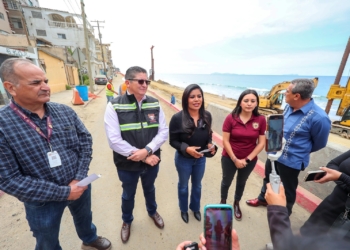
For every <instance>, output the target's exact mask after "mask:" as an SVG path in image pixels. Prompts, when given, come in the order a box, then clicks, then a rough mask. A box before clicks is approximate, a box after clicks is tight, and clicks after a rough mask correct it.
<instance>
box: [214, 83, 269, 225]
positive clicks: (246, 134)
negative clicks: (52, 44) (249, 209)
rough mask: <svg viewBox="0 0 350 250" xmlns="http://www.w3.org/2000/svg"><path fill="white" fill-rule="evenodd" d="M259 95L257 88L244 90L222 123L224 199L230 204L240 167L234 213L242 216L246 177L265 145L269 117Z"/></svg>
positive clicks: (222, 182) (223, 201)
mask: <svg viewBox="0 0 350 250" xmlns="http://www.w3.org/2000/svg"><path fill="white" fill-rule="evenodd" d="M258 104H259V97H258V94H257V93H256V91H255V90H252V89H247V90H245V91H243V92H242V94H241V95H240V96H239V98H238V102H237V105H236V107H235V108H234V110H233V111H232V113H231V114H229V115H228V116H227V117H226V119H225V121H224V124H223V126H222V138H223V144H224V150H223V152H222V157H221V167H222V181H221V202H220V203H222V204H226V199H227V194H228V190H229V188H230V186H231V183H232V180H233V177H234V176H235V173H236V171H238V175H237V181H236V192H235V201H234V203H233V206H234V215H235V218H236V219H237V220H241V219H242V212H241V209H240V207H239V201H240V200H241V198H242V195H243V191H244V188H245V184H246V181H247V179H248V177H249V175H250V173H251V172H252V171H253V169H254V167H255V164H256V162H257V160H258V158H257V155H258V154H259V153H260V152H261V150H262V149H263V148H264V145H265V130H266V119H265V117H264V116H262V115H260V114H259V112H258Z"/></svg>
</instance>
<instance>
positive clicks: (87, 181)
mask: <svg viewBox="0 0 350 250" xmlns="http://www.w3.org/2000/svg"><path fill="white" fill-rule="evenodd" d="M100 177H101V175H99V174H91V175H89V176H88V177H86V178H85V179H82V180H81V181H79V182H78V183H77V184H76V185H77V186H79V187H83V186H87V185H89V184H90V183H91V182H93V181H95V180H97V179H98V178H100Z"/></svg>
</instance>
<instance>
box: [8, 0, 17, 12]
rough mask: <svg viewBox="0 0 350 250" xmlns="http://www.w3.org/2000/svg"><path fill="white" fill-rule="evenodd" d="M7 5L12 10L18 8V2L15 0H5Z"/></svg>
mask: <svg viewBox="0 0 350 250" xmlns="http://www.w3.org/2000/svg"><path fill="white" fill-rule="evenodd" d="M7 6H8V7H9V8H10V9H12V10H18V9H19V7H18V4H17V3H16V2H15V1H11V0H7Z"/></svg>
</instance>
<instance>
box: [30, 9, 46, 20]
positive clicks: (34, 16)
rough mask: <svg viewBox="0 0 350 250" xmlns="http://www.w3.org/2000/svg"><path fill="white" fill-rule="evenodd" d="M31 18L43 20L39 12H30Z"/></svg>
mask: <svg viewBox="0 0 350 250" xmlns="http://www.w3.org/2000/svg"><path fill="white" fill-rule="evenodd" d="M32 17H33V18H40V19H42V18H43V16H42V14H41V12H39V11H32Z"/></svg>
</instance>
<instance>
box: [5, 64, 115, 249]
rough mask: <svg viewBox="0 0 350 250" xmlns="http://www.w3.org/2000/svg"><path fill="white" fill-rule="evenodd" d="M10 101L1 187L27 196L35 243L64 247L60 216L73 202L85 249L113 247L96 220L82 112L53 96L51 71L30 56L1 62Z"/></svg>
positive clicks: (24, 198)
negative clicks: (48, 74)
mask: <svg viewBox="0 0 350 250" xmlns="http://www.w3.org/2000/svg"><path fill="white" fill-rule="evenodd" d="M0 77H1V79H2V81H3V83H4V87H5V88H6V90H7V91H8V92H9V93H10V94H11V96H12V100H11V103H10V104H9V105H6V106H5V107H3V108H1V109H0V189H1V190H3V191H5V192H6V193H8V194H10V195H13V196H15V197H16V198H18V199H19V200H20V201H22V202H24V207H25V210H26V218H27V220H28V223H29V227H30V230H31V231H32V232H33V236H34V237H35V238H36V248H35V249H45V250H46V249H52V250H56V249H61V247H60V244H59V240H58V237H59V229H60V221H61V218H62V214H63V211H64V209H65V208H66V207H67V206H68V207H69V209H70V212H71V214H72V216H73V218H74V224H75V228H76V231H77V234H78V236H79V238H80V239H81V240H82V241H83V244H82V249H98V250H102V249H103V250H105V249H110V248H111V243H110V241H109V240H107V239H106V238H103V237H101V236H97V235H96V227H95V225H94V224H93V223H92V212H91V185H89V186H83V187H82V186H77V185H76V184H77V183H78V182H79V181H80V180H82V179H83V178H85V177H86V176H87V172H88V170H89V165H90V161H91V154H92V138H91V135H90V133H89V132H88V131H87V129H86V128H85V126H84V125H83V123H82V122H81V121H80V119H79V118H78V116H77V114H76V113H75V112H74V111H73V110H72V109H71V108H69V107H67V106H65V105H61V104H58V103H51V102H49V101H50V87H49V85H48V79H47V78H46V76H45V73H44V72H43V71H42V70H41V69H40V68H39V67H37V66H35V65H34V64H33V63H32V62H31V61H29V60H27V59H20V58H11V59H7V60H5V61H4V62H3V64H2V65H1V67H0Z"/></svg>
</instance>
